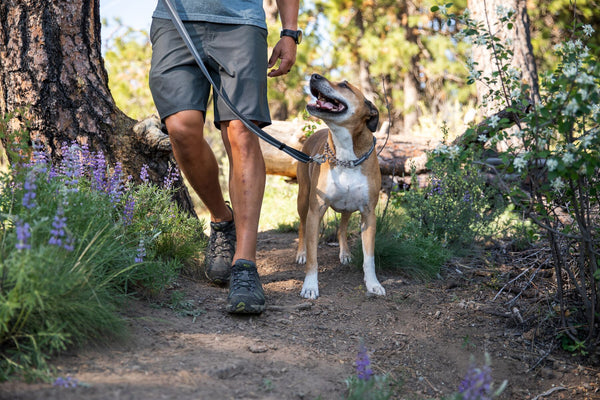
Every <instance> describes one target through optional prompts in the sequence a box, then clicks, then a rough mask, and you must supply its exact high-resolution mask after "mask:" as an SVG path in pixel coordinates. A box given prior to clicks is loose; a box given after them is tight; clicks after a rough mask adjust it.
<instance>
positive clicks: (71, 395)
mask: <svg viewBox="0 0 600 400" xmlns="http://www.w3.org/2000/svg"><path fill="white" fill-rule="evenodd" d="M295 247H296V234H294V233H279V232H275V231H266V232H262V233H261V234H260V236H259V263H258V267H259V272H260V275H261V276H262V280H263V284H264V288H265V292H266V297H267V302H268V308H267V310H266V311H265V312H264V313H263V314H262V315H260V316H232V315H229V314H227V313H226V311H225V300H226V297H227V289H226V288H221V287H217V286H214V285H211V284H210V283H209V282H208V281H206V280H204V279H198V280H192V279H185V278H181V279H180V280H179V282H178V283H177V285H175V287H174V288H172V289H170V293H166V294H165V298H164V301H162V302H161V301H158V302H148V301H137V300H132V301H129V302H128V303H127V306H126V308H125V309H123V311H122V313H123V316H124V317H125V318H126V319H127V321H128V324H129V326H130V330H131V336H130V337H129V339H128V340H126V341H125V342H123V343H115V344H113V345H111V346H108V347H103V348H86V349H79V350H73V351H71V352H69V353H66V354H63V355H61V356H60V357H57V358H56V359H54V360H52V364H53V365H54V366H55V367H56V368H57V372H58V375H60V376H62V377H64V378H66V377H72V378H74V379H76V380H77V381H78V385H77V387H74V388H65V387H58V386H53V385H52V384H50V383H33V384H27V383H24V382H17V381H9V382H4V383H2V384H0V399H7V400H8V399H11V400H18V399H22V400H26V399H27V400H29V399H50V400H53V399H61V400H70V399H115V400H116V399H144V400H158V399H178V400H185V399H319V398H320V399H341V398H344V396H345V394H346V384H345V380H346V379H347V378H348V377H350V376H351V375H353V374H355V373H356V372H355V360H356V357H357V353H358V349H359V346H360V343H361V342H363V343H364V345H365V346H366V348H367V349H368V351H369V355H370V359H371V363H372V368H373V370H374V372H375V373H376V374H388V375H389V381H393V382H395V385H394V387H393V389H394V393H395V395H394V397H393V398H397V399H411V400H412V399H415V400H416V399H441V398H444V397H445V396H448V395H450V394H451V393H452V392H454V391H456V390H457V389H458V387H459V384H460V382H461V380H462V379H463V377H464V376H465V374H466V372H467V370H468V368H469V367H470V366H471V365H473V363H474V364H475V365H477V366H482V365H483V364H484V362H485V357H484V355H485V354H486V353H487V354H489V356H490V359H491V369H492V376H493V379H494V381H495V384H496V385H499V384H500V383H501V382H502V381H504V380H507V382H508V385H507V387H506V390H505V391H504V393H503V394H502V396H501V397H500V398H501V399H518V400H525V399H530V400H533V399H535V400H555V399H600V367H599V366H598V363H597V362H594V360H597V357H595V356H592V357H588V358H586V359H584V358H580V357H579V356H576V355H572V354H570V353H566V352H564V351H563V350H562V349H561V348H560V346H557V344H556V341H552V340H548V341H544V337H545V336H544V333H545V332H544V326H543V324H540V323H539V322H536V321H539V318H534V317H535V316H536V315H538V314H539V313H540V310H542V312H544V311H543V310H544V307H548V305H547V304H546V303H547V302H548V300H545V296H546V292H545V288H544V287H543V283H538V284H536V285H535V286H533V287H530V288H528V289H527V290H526V291H522V290H521V291H519V290H515V287H508V286H506V287H504V285H505V284H506V283H507V282H509V281H510V279H513V278H514V277H515V276H516V275H517V274H518V273H519V272H521V271H522V265H519V261H518V260H519V258H518V257H511V254H510V253H507V252H504V255H502V254H500V253H501V252H500V253H499V255H498V256H497V257H496V258H495V259H496V260H497V261H496V262H494V265H469V262H468V261H466V262H462V263H461V262H454V263H453V264H452V265H450V266H448V267H447V268H445V270H444V272H443V276H442V277H441V278H440V279H437V280H434V281H430V282H417V281H410V280H406V279H404V278H402V277H400V276H398V275H397V274H395V273H390V272H380V273H379V278H380V281H381V282H382V283H383V285H384V286H385V288H386V290H387V296H385V297H369V296H366V295H365V289H364V286H363V282H362V272H361V271H359V270H357V269H355V268H353V267H349V266H342V265H340V263H339V260H338V257H337V251H338V248H337V247H335V245H332V244H322V245H321V247H320V249H319V260H320V265H321V269H322V270H321V273H320V293H321V297H319V298H318V299H317V300H314V301H308V300H305V299H303V298H301V297H300V295H299V292H300V288H301V285H302V281H303V278H304V274H303V269H302V268H301V267H299V266H297V265H296V263H295ZM546 275H548V276H549V277H548V278H547V279H546V280H547V283H548V285H551V281H552V280H551V271H547V274H546ZM538 278H540V279H543V274H541V273H540V274H539V276H538ZM503 288H504V290H501V289H503ZM499 293H500V294H499ZM517 294H519V298H518V299H517V301H515V302H514V303H513V304H512V307H508V306H507V305H506V303H507V301H508V300H509V299H511V298H514V296H515V295H517ZM173 299H178V300H177V301H175V300H173ZM184 305H185V306H184Z"/></svg>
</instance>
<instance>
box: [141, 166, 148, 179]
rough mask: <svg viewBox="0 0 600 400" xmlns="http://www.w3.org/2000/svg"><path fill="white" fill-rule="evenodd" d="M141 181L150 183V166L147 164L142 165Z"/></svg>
mask: <svg viewBox="0 0 600 400" xmlns="http://www.w3.org/2000/svg"><path fill="white" fill-rule="evenodd" d="M140 180H141V181H142V182H143V183H148V166H147V165H146V164H144V165H142V169H141V171H140Z"/></svg>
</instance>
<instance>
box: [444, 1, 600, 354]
mask: <svg viewBox="0 0 600 400" xmlns="http://www.w3.org/2000/svg"><path fill="white" fill-rule="evenodd" d="M436 8H437V9H440V10H442V11H443V13H444V14H447V15H448V18H449V20H452V21H459V22H460V23H461V24H463V25H464V26H465V28H464V29H463V30H462V34H463V36H464V37H468V38H471V39H472V42H473V43H477V45H482V46H486V47H487V48H488V49H491V50H492V52H493V55H494V58H495V60H494V61H495V63H494V65H496V66H497V69H496V70H495V71H494V74H493V76H492V77H491V78H489V77H488V78H485V79H486V81H485V82H484V83H485V84H487V85H488V86H490V87H496V88H502V89H494V90H491V91H490V92H489V93H488V96H487V98H488V99H490V100H491V101H494V102H499V103H502V104H504V105H506V106H507V107H508V109H507V111H508V112H511V113H513V114H515V115H518V119H517V121H516V124H517V127H513V128H512V129H508V128H509V127H511V126H512V125H513V124H514V122H511V121H509V120H508V119H507V118H503V117H502V116H500V115H493V116H491V117H489V118H488V119H487V120H486V122H485V123H484V124H483V125H481V124H480V125H481V126H480V127H479V128H472V129H470V130H469V131H468V132H467V133H466V135H465V137H466V138H475V141H474V145H475V146H478V147H483V148H485V149H494V150H495V151H497V152H498V155H499V157H500V159H501V160H502V165H501V168H497V169H496V172H497V180H498V182H499V183H500V184H499V185H498V186H499V187H502V188H503V189H504V193H505V194H506V195H507V196H509V198H510V200H511V202H512V203H513V204H514V205H515V207H516V208H517V209H518V210H519V211H520V212H522V213H523V214H524V215H525V216H526V217H527V218H529V219H530V220H531V221H533V222H534V223H535V224H537V225H538V226H539V227H540V228H541V229H542V230H543V231H544V232H545V235H546V237H547V239H548V241H549V243H550V247H551V249H552V257H553V262H554V267H555V271H556V274H555V275H556V278H557V292H556V299H555V300H556V302H557V303H558V304H559V309H560V313H559V317H560V323H561V325H562V329H561V331H562V332H563V333H564V335H566V336H567V337H568V339H569V340H571V342H572V343H576V344H577V348H581V347H582V344H585V347H586V348H587V350H588V351H589V350H591V348H592V347H594V346H595V345H596V344H597V343H598V342H599V341H600V328H599V327H598V315H597V312H596V310H598V308H599V307H600V284H599V282H600V272H599V267H600V257H599V255H600V218H599V212H600V194H599V193H600V86H599V83H600V66H599V65H598V62H597V60H596V59H595V57H594V56H593V55H592V54H591V53H590V51H589V49H588V47H587V46H586V45H585V42H586V40H587V39H589V38H590V37H591V36H592V34H593V33H594V29H593V28H592V27H591V26H589V25H578V24H574V26H573V37H572V38H570V39H569V40H566V41H565V42H563V43H562V44H560V45H558V46H556V47H555V52H556V55H557V57H559V59H560V62H559V65H558V66H557V68H556V69H555V70H554V71H550V72H549V73H546V74H544V75H543V76H542V79H541V92H540V95H541V102H540V104H535V105H534V107H528V108H527V110H528V112H526V113H525V112H523V111H522V109H523V108H522V107H521V105H523V104H528V102H529V99H528V98H527V92H528V88H527V86H526V85H523V84H522V82H521V71H518V70H516V69H515V68H512V67H511V65H510V63H511V58H512V51H511V50H510V48H509V47H508V46H503V45H501V40H500V39H498V38H497V37H495V36H494V35H493V34H492V32H490V31H489V30H487V29H484V28H482V25H481V24H478V23H477V22H476V21H473V20H471V19H470V18H469V16H468V15H462V16H457V15H451V14H448V12H447V7H446V6H444V7H436ZM505 11H506V10H505ZM513 14H514V12H513V11H512V10H508V12H506V13H504V15H503V17H502V18H501V19H500V20H501V23H502V24H504V25H505V26H504V27H494V29H497V30H501V29H512V27H513V24H512V18H513ZM453 23H454V22H453ZM470 66H471V68H472V71H471V76H472V78H471V81H472V82H474V81H475V80H477V79H479V78H478V77H480V76H481V75H482V74H481V71H477V70H476V69H475V67H476V64H474V63H471V64H470ZM499 82H501V83H502V85H498V83H499ZM501 142H502V143H503V144H504V146H503V147H499V146H497V144H498V143H501ZM462 150H463V149H457V150H456V151H458V152H461V151H462ZM514 177H516V178H517V179H511V178H514ZM568 309H570V310H571V312H569V313H567V312H566V311H567V310H568ZM572 310H576V312H572ZM574 326H578V327H579V328H578V329H574V328H572V327H574Z"/></svg>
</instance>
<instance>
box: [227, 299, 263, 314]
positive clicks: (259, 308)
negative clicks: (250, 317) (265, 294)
mask: <svg viewBox="0 0 600 400" xmlns="http://www.w3.org/2000/svg"><path fill="white" fill-rule="evenodd" d="M264 310H265V305H264V304H262V305H261V304H255V305H251V304H246V303H244V302H243V301H240V302H239V303H237V304H235V305H233V304H227V312H228V313H231V314H260V313H262V312H263V311H264Z"/></svg>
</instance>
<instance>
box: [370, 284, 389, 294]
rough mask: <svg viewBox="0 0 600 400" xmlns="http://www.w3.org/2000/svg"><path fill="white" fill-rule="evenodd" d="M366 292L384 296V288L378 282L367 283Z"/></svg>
mask: <svg viewBox="0 0 600 400" xmlns="http://www.w3.org/2000/svg"><path fill="white" fill-rule="evenodd" d="M367 294H374V295H377V296H385V289H384V288H383V286H381V284H379V283H377V284H373V285H367Z"/></svg>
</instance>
